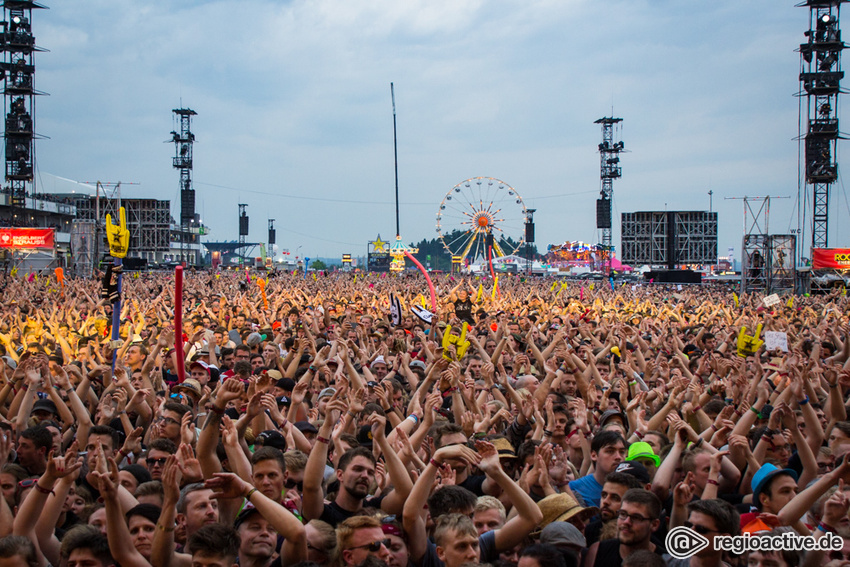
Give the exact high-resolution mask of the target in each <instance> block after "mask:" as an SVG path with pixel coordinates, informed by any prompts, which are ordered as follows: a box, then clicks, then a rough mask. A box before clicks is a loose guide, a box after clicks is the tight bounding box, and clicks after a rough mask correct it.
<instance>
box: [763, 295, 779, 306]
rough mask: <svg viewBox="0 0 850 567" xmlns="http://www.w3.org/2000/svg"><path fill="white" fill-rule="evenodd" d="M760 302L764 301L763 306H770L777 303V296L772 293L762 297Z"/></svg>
mask: <svg viewBox="0 0 850 567" xmlns="http://www.w3.org/2000/svg"><path fill="white" fill-rule="evenodd" d="M762 302H763V303H764V306H765V307H772V306H774V305H776V304H777V303H779V296H778V295H776V294H775V293H773V294H771V295H768V296H767V297H765V298H764V299H762Z"/></svg>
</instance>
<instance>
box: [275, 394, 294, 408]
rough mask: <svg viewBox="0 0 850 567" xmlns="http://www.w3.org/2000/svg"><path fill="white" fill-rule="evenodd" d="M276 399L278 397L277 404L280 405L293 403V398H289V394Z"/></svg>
mask: <svg viewBox="0 0 850 567" xmlns="http://www.w3.org/2000/svg"><path fill="white" fill-rule="evenodd" d="M276 399H277V405H279V406H290V405H292V400H291V399H290V398H289V396H281V397H279V398H276Z"/></svg>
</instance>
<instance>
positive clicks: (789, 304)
mask: <svg viewBox="0 0 850 567" xmlns="http://www.w3.org/2000/svg"><path fill="white" fill-rule="evenodd" d="M785 305H787V306H788V307H794V298H793V297H789V298H788V302H787V303H786V304H785Z"/></svg>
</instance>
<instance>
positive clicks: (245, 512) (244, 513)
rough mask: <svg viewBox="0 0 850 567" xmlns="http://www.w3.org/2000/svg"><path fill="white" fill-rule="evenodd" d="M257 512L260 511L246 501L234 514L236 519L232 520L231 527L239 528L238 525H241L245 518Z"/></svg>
mask: <svg viewBox="0 0 850 567" xmlns="http://www.w3.org/2000/svg"><path fill="white" fill-rule="evenodd" d="M259 513H260V511H259V510H257V509H256V508H254V505H253V504H251V503H250V502H248V503H247V504H245V507H244V508H242V510H241V511H240V512H239V514H237V515H236V519H235V520H233V527H234V528H235V529H239V526H241V525H242V524H243V523H244V522H245V520H247V519H248V518H250V517H251V516H252V515H254V514H259Z"/></svg>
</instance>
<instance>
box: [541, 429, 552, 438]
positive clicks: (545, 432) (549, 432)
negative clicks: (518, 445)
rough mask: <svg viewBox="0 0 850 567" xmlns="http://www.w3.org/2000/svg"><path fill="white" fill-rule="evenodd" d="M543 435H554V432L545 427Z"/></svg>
mask: <svg viewBox="0 0 850 567" xmlns="http://www.w3.org/2000/svg"><path fill="white" fill-rule="evenodd" d="M543 436H544V437H552V432H551V431H549V430H548V429H544V430H543Z"/></svg>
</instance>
